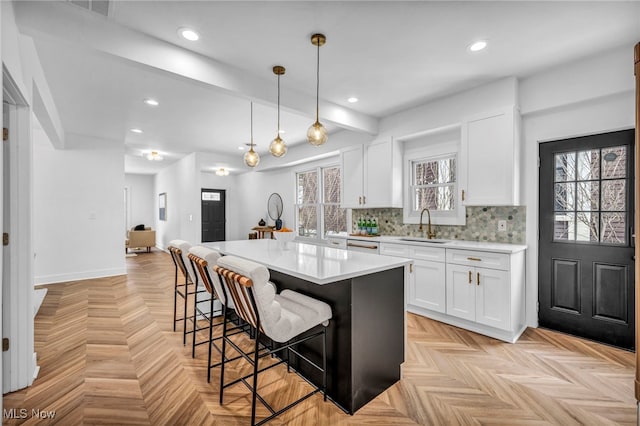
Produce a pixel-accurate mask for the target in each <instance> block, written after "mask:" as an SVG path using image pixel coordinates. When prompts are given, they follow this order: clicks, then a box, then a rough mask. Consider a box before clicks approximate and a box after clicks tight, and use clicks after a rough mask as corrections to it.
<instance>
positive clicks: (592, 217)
mask: <svg viewBox="0 0 640 426" xmlns="http://www.w3.org/2000/svg"><path fill="white" fill-rule="evenodd" d="M634 136H635V134H634V130H633V129H631V130H624V131H619V132H612V133H605V134H599V135H592V136H584V137H578V138H572V139H565V140H559V141H554V142H547V143H542V144H540V147H539V155H540V173H539V179H540V181H539V191H540V192H539V198H540V199H539V208H540V211H539V220H540V223H539V231H540V234H539V240H540V241H539V245H538V248H539V253H538V259H539V263H538V276H539V278H538V279H539V283H538V300H539V312H538V319H539V324H540V326H541V327H546V328H550V329H554V330H558V331H562V332H565V333H569V334H572V335H576V336H580V337H585V338H588V339H592V340H596V341H599V342H602V343H606V344H609V345H614V346H618V347H622V348H626V349H635V319H634V312H635V311H634V309H635V300H634V276H635V273H634V260H635V259H634V248H633V245H634V241H633V233H634V230H633V212H634V209H633V206H634V190H633V189H634V183H633V170H634V169H633V167H634V164H633V158H634Z"/></svg>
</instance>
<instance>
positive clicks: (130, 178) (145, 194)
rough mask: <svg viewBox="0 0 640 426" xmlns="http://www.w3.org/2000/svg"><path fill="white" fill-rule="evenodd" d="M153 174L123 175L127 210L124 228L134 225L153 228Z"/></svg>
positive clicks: (154, 218) (154, 213)
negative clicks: (126, 194)
mask: <svg viewBox="0 0 640 426" xmlns="http://www.w3.org/2000/svg"><path fill="white" fill-rule="evenodd" d="M154 180H155V177H154V175H138V174H131V173H127V174H125V175H124V186H125V187H126V188H127V193H128V198H129V199H128V200H127V201H128V203H129V212H128V217H127V222H128V223H127V224H125V228H124V229H130V228H131V227H133V226H136V225H141V224H142V225H145V226H151V227H153V228H155V224H156V214H157V213H156V210H155V209H154V206H155V204H154V203H155V202H156V197H155V196H154V192H155V191H154Z"/></svg>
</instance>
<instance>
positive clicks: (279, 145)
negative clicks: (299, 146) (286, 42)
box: [269, 65, 287, 157]
mask: <svg viewBox="0 0 640 426" xmlns="http://www.w3.org/2000/svg"><path fill="white" fill-rule="evenodd" d="M273 73H274V74H275V75H277V76H278V132H277V134H276V137H275V139H274V140H272V141H271V144H270V145H269V152H271V155H273V156H274V157H282V156H283V155H285V154H286V153H287V144H286V143H284V141H283V140H282V138H281V137H280V76H281V75H284V73H285V68H284V67H283V66H282V65H276V66H275V67H273Z"/></svg>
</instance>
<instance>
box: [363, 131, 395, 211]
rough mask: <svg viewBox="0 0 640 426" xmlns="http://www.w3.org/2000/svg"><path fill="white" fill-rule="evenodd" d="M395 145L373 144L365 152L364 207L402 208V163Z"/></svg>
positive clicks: (389, 143)
mask: <svg viewBox="0 0 640 426" xmlns="http://www.w3.org/2000/svg"><path fill="white" fill-rule="evenodd" d="M401 161H402V160H401V154H400V153H399V152H398V146H397V144H396V145H394V143H393V142H392V141H385V142H374V143H372V144H371V145H369V146H367V147H366V151H365V170H364V171H365V179H364V191H365V200H364V201H365V203H364V204H365V207H368V208H373V207H402V162H401Z"/></svg>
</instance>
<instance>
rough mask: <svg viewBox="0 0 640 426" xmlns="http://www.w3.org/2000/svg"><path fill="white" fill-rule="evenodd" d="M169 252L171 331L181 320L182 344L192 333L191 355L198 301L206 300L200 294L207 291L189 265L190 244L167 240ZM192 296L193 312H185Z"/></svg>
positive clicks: (192, 352)
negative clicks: (171, 267) (179, 304)
mask: <svg viewBox="0 0 640 426" xmlns="http://www.w3.org/2000/svg"><path fill="white" fill-rule="evenodd" d="M167 248H168V250H169V253H170V254H171V259H172V260H173V264H174V265H175V268H176V269H175V275H174V285H175V292H174V295H173V331H176V323H177V322H179V321H182V322H183V327H182V344H183V345H186V344H187V334H193V340H192V349H191V354H192V355H191V356H192V357H193V356H195V345H196V342H195V340H196V331H199V329H196V328H197V316H198V309H197V306H198V303H202V302H206V301H207V300H208V299H206V298H205V299H203V298H202V297H201V296H202V295H204V294H206V293H207V290H206V288H205V287H204V285H203V284H201V283H198V277H197V275H196V273H195V270H194V269H193V266H192V265H191V261H190V260H189V257H188V255H189V249H190V248H191V244H189V243H188V242H187V241H184V240H171V241H169V246H168V247H167ZM178 270H180V271H181V272H182V275H183V276H184V283H183V284H181V283H180V282H181V280H180V277H179V274H178ZM178 296H180V297H181V298H182V299H183V300H184V311H183V316H182V318H177V299H178ZM191 296H193V314H192V315H188V314H187V307H188V303H189V298H190V297H191ZM187 321H191V322H192V325H193V327H192V329H191V330H189V331H188V329H187Z"/></svg>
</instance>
